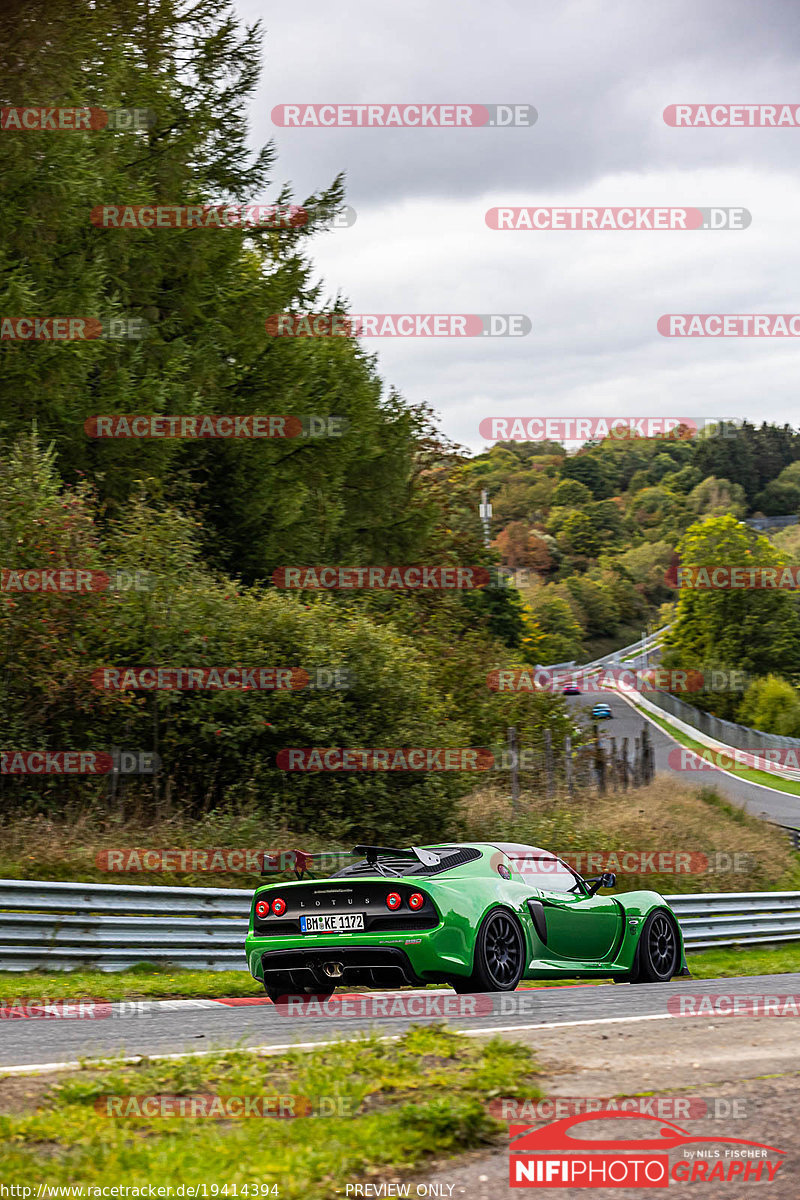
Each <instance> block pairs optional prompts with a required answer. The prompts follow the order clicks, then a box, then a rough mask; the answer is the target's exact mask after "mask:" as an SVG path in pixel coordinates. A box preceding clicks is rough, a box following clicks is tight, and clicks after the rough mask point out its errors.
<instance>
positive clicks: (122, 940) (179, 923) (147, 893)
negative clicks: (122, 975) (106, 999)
mask: <svg viewBox="0 0 800 1200" xmlns="http://www.w3.org/2000/svg"><path fill="white" fill-rule="evenodd" d="M252 895H253V893H252V892H250V891H243V890H242V889H240V888H236V889H234V888H230V889H229V888H170V887H150V886H145V887H130V886H129V887H126V886H124V885H122V886H120V885H118V884H108V883H37V882H32V881H30V880H17V879H3V880H0V971H29V970H33V969H34V968H46V969H48V970H54V971H71V970H77V969H79V968H86V967H92V968H95V969H98V970H101V971H122V970H124V969H125V968H126V967H132V966H135V965H136V963H141V962H149V963H158V964H171V965H174V966H179V967H194V968H195V969H202V970H206V971H226V970H227V971H236V970H245V969H246V967H247V963H246V960H245V955H244V938H245V934H246V932H247V924H248V919H249V915H250V901H251V899H252Z"/></svg>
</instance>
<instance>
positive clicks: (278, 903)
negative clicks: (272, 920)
mask: <svg viewBox="0 0 800 1200" xmlns="http://www.w3.org/2000/svg"><path fill="white" fill-rule="evenodd" d="M272 912H273V914H274V916H276V917H282V916H283V914H284V913H285V912H286V901H285V900H281V899H280V898H279V899H278V900H273V901H272Z"/></svg>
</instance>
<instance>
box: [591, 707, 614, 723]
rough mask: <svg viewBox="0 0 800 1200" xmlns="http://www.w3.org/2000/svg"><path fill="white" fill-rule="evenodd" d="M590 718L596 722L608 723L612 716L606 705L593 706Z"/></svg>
mask: <svg viewBox="0 0 800 1200" xmlns="http://www.w3.org/2000/svg"><path fill="white" fill-rule="evenodd" d="M592 716H593V717H594V718H595V720H597V721H610V720H611V718H612V717H613V716H614V714H613V713H612V711H611V708H610V707H609V705H608V704H602V703H601V704H595V706H594V708H593V709H592Z"/></svg>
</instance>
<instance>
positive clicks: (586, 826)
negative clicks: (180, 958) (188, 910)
mask: <svg viewBox="0 0 800 1200" xmlns="http://www.w3.org/2000/svg"><path fill="white" fill-rule="evenodd" d="M523 786H524V775H523ZM441 837H442V839H462V840H467V841H469V840H482V841H490V842H491V841H498V840H505V841H519V842H527V843H529V844H532V845H537V846H544V847H545V848H547V849H550V850H553V851H555V852H556V853H559V854H569V853H573V854H574V853H579V852H601V853H602V852H617V853H621V852H623V851H624V852H630V851H634V852H635V851H656V852H666V853H671V852H674V851H681V852H687V853H690V854H695V855H697V854H705V855H707V856H708V858H709V860H710V865H711V866H712V867H713V866H714V864H715V861H716V855H717V854H720V855H735V854H738V855H739V856H740V857H739V861H738V864H737V865H738V867H739V869H738V870H737V871H736V872H735V873H732V872H730V871H722V872H720V871H715V870H703V871H701V872H700V873H697V872H696V871H695V873H692V874H687V873H678V874H673V873H669V872H663V873H661V874H657V873H646V874H640V875H635V874H630V875H626V874H622V873H620V872H618V886H619V887H620V888H621V889H624V890H630V889H632V888H637V887H654V888H656V890H659V891H663V892H667V893H669V892H681V891H684V892H687V891H688V892H695V891H762V890H771V889H782V888H785V889H791V888H800V857H798V855H796V854H794V853H793V852H792V851H791V849H790V847H789V846H788V844H787V842H786V839H785V838H784V836H783V835H782V834H781V833H780V832H779V831H777V830H775V829H773V828H772V827H771V826H770V825H767V824H766V823H764V822H762V821H759V820H758V819H757V818H756V817H751V816H749V815H748V814H747V813H744V812H743V811H741V810H740V809H737V808H735V807H734V806H733V805H730V804H728V803H726V802H725V801H724V800H722V799H721V798H720V797H719V796H718V795H716V793H714V792H713V791H712V790H710V789H708V788H702V789H698V788H696V787H691V786H686V787H678V786H676V785H675V784H674V783H673V782H672V781H671V780H670V781H667V780H656V781H655V782H654V783H652V784H650V785H649V786H648V787H644V788H639V789H636V790H630V791H628V792H619V793H616V794H615V793H609V794H608V795H606V796H598V795H596V793H595V792H594V791H585V792H579V793H578V794H577V795H576V797H575V798H574V799H572V800H570V799H569V798H568V797H564V796H561V797H557V798H555V799H553V800H547V799H545V798H543V797H542V796H541V795H540V794H538V793H535V792H527V791H523V792H522V795H521V796H520V801H519V815H517V816H513V815H512V812H511V802H510V799H509V796H508V793H507V792H506V791H504V790H503V789H501V788H498V787H495V788H491V787H481V788H479V789H476V790H475V791H474V792H473V793H472V794H470V795H469V796H467V797H465V798H464V799H463V800H462V801H461V804H460V807H459V809H458V811H457V814H456V818H455V820H454V822H453V824H452V827H451V828H448V829H443V830H442V832H441ZM355 840H357V838H356V836H355V835H350V836H349V837H347V836H342V837H340V838H339V839H338V840H332V839H327V840H325V841H321V840H320V838H319V837H315V836H314V835H312V834H306V833H297V832H295V831H293V830H292V829H291V828H290V827H289V826H288V825H286V824H283V825H278V824H275V823H274V822H272V823H270V822H268V821H266V820H265V819H264V818H263V817H262V816H261V815H260V814H259V813H257V812H254V811H253V810H252V809H247V810H244V811H239V812H236V811H232V812H212V813H209V814H208V815H207V816H206V817H204V818H203V819H202V820H201V821H197V820H188V819H186V818H185V817H180V816H177V817H172V818H170V819H165V820H162V821H158V822H155V823H153V822H152V821H147V822H145V821H136V820H130V821H127V822H125V823H124V824H123V823H120V822H118V821H115V820H114V819H113V818H111V817H109V816H108V815H107V814H103V813H100V812H96V811H91V810H89V811H84V812H75V813H71V814H69V816H68V817H66V818H63V819H58V820H55V819H47V818H44V817H15V818H7V819H6V820H5V821H4V822H2V824H0V878H4V879H41V880H55V881H72V882H80V883H126V884H134V885H140V886H143V887H146V886H153V885H158V886H164V885H169V886H171V885H174V886H185V887H228V888H245V889H246V888H253V887H255V886H256V885H257V884H258V883H260V882H261V877H260V875H259V874H258V873H256V871H255V870H249V871H248V870H235V871H232V870H225V871H222V870H219V869H216V870H169V871H157V872H154V871H125V872H119V871H110V870H108V869H106V867H107V864H108V852H109V851H114V850H117V851H119V850H122V851H123V852H124V861H125V862H128V861H129V858H128V855H127V851H128V850H130V849H132V848H137V849H154V848H155V849H162V850H163V849H166V850H176V849H177V850H207V851H212V850H215V849H227V850H248V851H251V852H255V851H263V850H267V849H268V850H286V849H302V850H306V851H309V852H319V851H336V850H349V849H351V848H352V845H353V842H354V841H355ZM112 861H113V860H112ZM208 861H209V865H212V866H213V865H214V860H213V858H212V857H209V860H208ZM255 861H256V859H255V856H253V857H252V858H251V865H252V864H254V863H255ZM722 861H723V863H724V862H726V861H727V860H725V859H723V860H722ZM244 865H245V866H246V865H247V863H246V862H245V863H244ZM694 865H695V866H696V863H695V864H694ZM611 869H613V867H612V868H611ZM273 878H279V876H275V877H273Z"/></svg>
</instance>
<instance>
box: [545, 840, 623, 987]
mask: <svg viewBox="0 0 800 1200" xmlns="http://www.w3.org/2000/svg"><path fill="white" fill-rule="evenodd" d="M536 875H537V887H536V889H535V891H532V894H531V900H532V901H533V903H534V905H536V904H537V902H538V904H541V910H540V917H543V918H544V933H545V936H544V939H543V940H544V943H545V946H546V947H547V950H548V951H549V952H550V955H552V957H553V958H560V959H568V960H570V961H572V962H580V963H587V964H591V963H595V962H600V961H601V960H602V959H604V958H607V957H608V955H609V954H610V953H611V950H612V948H613V946H614V943H615V942H616V940H617V937H618V935H619V932H620V929H621V927H622V909H621V908H620V906H619V904H618V903H617V901H616V900H614V898H613V897H612V896H600V895H595V896H590V895H589V894H588V892H587V890H586V887H585V886H584V884H583V881H582V880H581V879H580V878H579V876H577V875H576V874H575V872H574V871H572V870H571V869H570V868H569V867H568V866H567V864H566V863H564V862H561V860H560V859H558V858H555V857H554V856H548V857H546V858H545V857H540V858H539V859H538V860H537V863H536ZM529 878H530V877H529Z"/></svg>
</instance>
